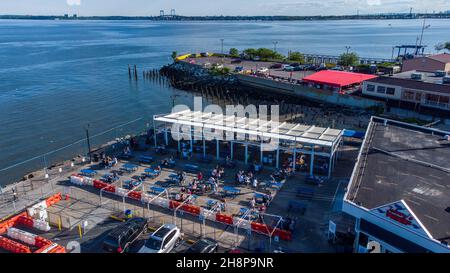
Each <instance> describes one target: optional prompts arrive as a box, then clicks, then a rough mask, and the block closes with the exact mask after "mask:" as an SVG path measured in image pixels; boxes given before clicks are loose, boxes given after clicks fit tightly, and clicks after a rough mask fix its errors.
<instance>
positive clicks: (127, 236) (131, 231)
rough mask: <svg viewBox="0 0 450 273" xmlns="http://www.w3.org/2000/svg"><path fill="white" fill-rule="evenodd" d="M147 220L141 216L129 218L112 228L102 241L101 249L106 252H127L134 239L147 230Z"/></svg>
mask: <svg viewBox="0 0 450 273" xmlns="http://www.w3.org/2000/svg"><path fill="white" fill-rule="evenodd" d="M147 228H148V223H147V220H146V219H144V218H141V217H136V218H131V219H129V220H128V221H126V222H125V223H123V224H121V225H120V226H118V227H116V228H115V229H113V230H112V231H111V232H110V233H108V235H107V236H106V238H105V240H104V241H103V250H105V251H107V252H116V253H123V252H127V251H128V250H129V248H130V246H131V245H132V244H133V243H134V241H136V239H137V238H138V237H139V236H140V235H141V234H143V233H145V232H146V231H147Z"/></svg>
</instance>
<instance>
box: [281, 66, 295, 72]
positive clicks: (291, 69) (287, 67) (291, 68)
mask: <svg viewBox="0 0 450 273" xmlns="http://www.w3.org/2000/svg"><path fill="white" fill-rule="evenodd" d="M283 70H284V71H294V67H293V66H290V65H287V66H285V67H284V68H283Z"/></svg>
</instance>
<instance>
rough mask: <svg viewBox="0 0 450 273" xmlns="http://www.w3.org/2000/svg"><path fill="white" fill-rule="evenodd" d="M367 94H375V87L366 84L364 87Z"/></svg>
mask: <svg viewBox="0 0 450 273" xmlns="http://www.w3.org/2000/svg"><path fill="white" fill-rule="evenodd" d="M366 90H367V92H375V85H373V84H368V85H367V87H366Z"/></svg>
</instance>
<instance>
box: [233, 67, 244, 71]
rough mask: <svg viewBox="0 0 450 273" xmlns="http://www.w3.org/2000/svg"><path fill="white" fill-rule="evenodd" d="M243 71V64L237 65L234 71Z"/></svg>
mask: <svg viewBox="0 0 450 273" xmlns="http://www.w3.org/2000/svg"><path fill="white" fill-rule="evenodd" d="M242 71H244V67H243V66H236V67H235V68H234V72H242Z"/></svg>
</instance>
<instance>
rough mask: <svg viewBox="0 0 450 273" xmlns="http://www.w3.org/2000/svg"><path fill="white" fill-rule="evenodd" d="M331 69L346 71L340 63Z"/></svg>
mask: <svg viewBox="0 0 450 273" xmlns="http://www.w3.org/2000/svg"><path fill="white" fill-rule="evenodd" d="M331 70H335V71H344V68H343V67H342V66H340V65H336V66H335V67H333V68H331Z"/></svg>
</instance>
